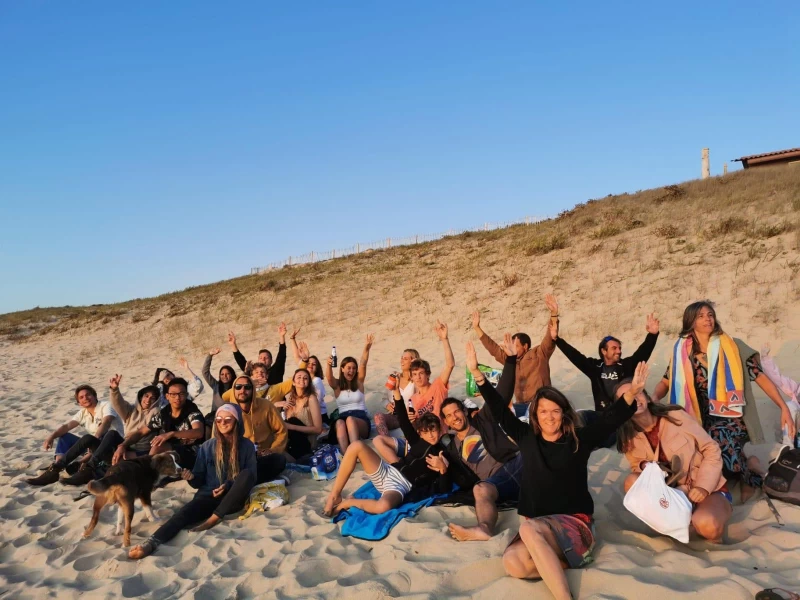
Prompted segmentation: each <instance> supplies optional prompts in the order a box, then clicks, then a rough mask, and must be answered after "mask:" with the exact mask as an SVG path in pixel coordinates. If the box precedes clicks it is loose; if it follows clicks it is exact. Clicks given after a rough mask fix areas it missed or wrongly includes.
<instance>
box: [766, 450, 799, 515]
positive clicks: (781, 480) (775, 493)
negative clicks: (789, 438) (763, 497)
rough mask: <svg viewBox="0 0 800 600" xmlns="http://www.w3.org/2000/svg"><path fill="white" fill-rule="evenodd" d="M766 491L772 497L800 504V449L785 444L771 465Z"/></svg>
mask: <svg viewBox="0 0 800 600" xmlns="http://www.w3.org/2000/svg"><path fill="white" fill-rule="evenodd" d="M764 491H765V492H766V493H767V496H769V497H770V498H775V499H776V500H783V501H784V502H788V503H789V504H796V505H798V506H800V449H797V448H791V447H790V446H785V447H784V448H782V449H781V453H780V454H779V455H778V458H777V459H776V460H775V461H774V462H773V463H772V464H771V465H770V466H769V469H768V470H767V476H766V477H765V478H764Z"/></svg>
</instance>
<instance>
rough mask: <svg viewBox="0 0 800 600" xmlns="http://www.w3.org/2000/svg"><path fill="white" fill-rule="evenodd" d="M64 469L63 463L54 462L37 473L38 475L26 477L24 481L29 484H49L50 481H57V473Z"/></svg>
mask: <svg viewBox="0 0 800 600" xmlns="http://www.w3.org/2000/svg"><path fill="white" fill-rule="evenodd" d="M63 469H64V464H63V463H58V462H54V463H53V464H51V465H50V466H49V467H47V470H46V471H45V472H44V473H42V474H41V475H39V476H38V477H31V478H30V479H26V481H27V482H28V483H29V484H31V485H38V486H41V485H50V484H51V483H55V482H56V481H58V474H59V473H60V472H61V471H62V470H63Z"/></svg>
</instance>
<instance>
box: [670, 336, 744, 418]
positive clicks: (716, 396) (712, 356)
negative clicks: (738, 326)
mask: <svg viewBox="0 0 800 600" xmlns="http://www.w3.org/2000/svg"><path fill="white" fill-rule="evenodd" d="M691 356H692V338H691V337H686V338H680V339H679V340H678V341H677V342H675V347H674V348H673V352H672V359H671V362H670V386H669V403H670V404H677V405H679V406H682V407H683V408H684V410H686V412H688V413H689V414H690V415H692V416H693V417H694V418H695V419H697V421H698V422H699V423H702V415H701V414H700V404H699V403H698V401H697V391H696V390H695V387H694V367H693V366H692V359H691ZM707 356H708V414H709V415H711V416H714V417H729V418H738V417H741V416H742V413H743V408H744V404H745V400H744V369H743V367H742V359H741V357H740V356H739V349H738V348H737V347H736V342H735V341H734V340H733V338H732V337H731V336H729V335H727V334H725V333H723V334H721V335H715V336H712V337H711V340H709V342H708V351H707Z"/></svg>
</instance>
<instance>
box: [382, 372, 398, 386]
mask: <svg viewBox="0 0 800 600" xmlns="http://www.w3.org/2000/svg"><path fill="white" fill-rule="evenodd" d="M384 385H385V386H386V389H387V390H394V389H396V388H397V375H395V374H394V373H391V374H390V375H389V377H387V378H386V383H385V384H384Z"/></svg>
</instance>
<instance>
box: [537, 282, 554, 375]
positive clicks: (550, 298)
mask: <svg viewBox="0 0 800 600" xmlns="http://www.w3.org/2000/svg"><path fill="white" fill-rule="evenodd" d="M544 303H545V304H546V305H547V308H548V310H549V311H550V320H549V321H548V322H547V328H546V330H545V332H544V337H543V338H542V343H541V344H540V345H539V347H540V348H541V349H542V352H543V353H544V355H545V356H546V357H547V358H548V359H549V358H550V357H551V356H553V352H555V351H556V338H557V337H558V301H557V300H556V297H555V296H554V295H553V294H547V295H545V297H544ZM553 328H555V335H553Z"/></svg>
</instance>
